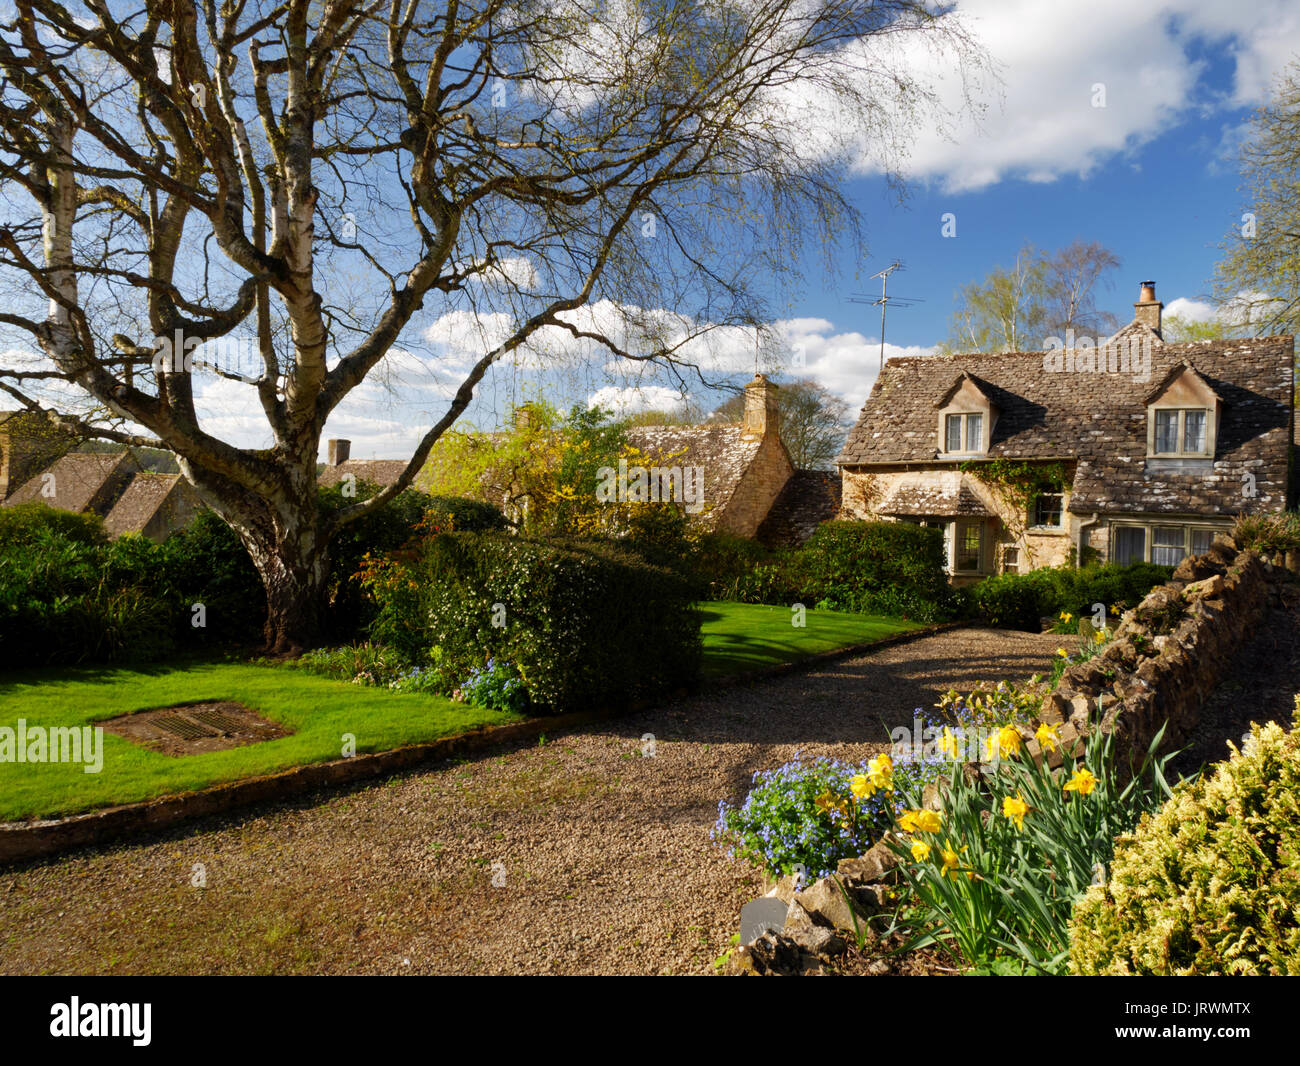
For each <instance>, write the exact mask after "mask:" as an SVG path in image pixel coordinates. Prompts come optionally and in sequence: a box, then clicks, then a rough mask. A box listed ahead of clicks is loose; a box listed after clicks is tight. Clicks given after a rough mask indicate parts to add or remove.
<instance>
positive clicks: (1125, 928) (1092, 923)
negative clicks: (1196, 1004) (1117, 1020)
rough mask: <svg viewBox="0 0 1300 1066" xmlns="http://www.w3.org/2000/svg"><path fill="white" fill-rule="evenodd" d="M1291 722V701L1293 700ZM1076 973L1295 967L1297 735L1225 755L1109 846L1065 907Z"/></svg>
mask: <svg viewBox="0 0 1300 1066" xmlns="http://www.w3.org/2000/svg"><path fill="white" fill-rule="evenodd" d="M1296 725H1297V726H1300V696H1297V697H1296ZM1070 966H1071V969H1072V970H1073V971H1074V972H1075V973H1077V974H1161V975H1194V974H1195V975H1199V974H1290V975H1297V974H1300V732H1298V731H1297V729H1295V728H1293V729H1292V730H1291V731H1289V732H1288V731H1286V730H1284V729H1282V728H1281V727H1280V726H1278V725H1277V724H1276V723H1270V724H1269V725H1267V726H1265V727H1263V728H1260V727H1259V726H1257V725H1253V726H1251V736H1250V739H1249V740H1248V741H1246V742H1245V743H1244V745H1243V750H1241V751H1238V750H1237V748H1236V747H1235V746H1234V747H1233V749H1232V755H1231V757H1230V758H1229V759H1228V760H1227V761H1226V762H1222V763H1219V764H1218V766H1217V767H1214V768H1212V770H1211V771H1207V773H1206V774H1205V775H1204V776H1203V777H1202V778H1201V779H1200V780H1198V781H1196V782H1186V783H1184V784H1182V785H1179V786H1178V787H1177V788H1176V789H1175V790H1174V794H1173V797H1172V798H1171V799H1170V800H1169V801H1168V802H1167V803H1166V804H1165V805H1164V807H1162V808H1161V809H1160V811H1158V812H1157V813H1156V814H1155V815H1154V816H1151V817H1147V818H1144V819H1143V820H1142V822H1141V824H1140V825H1139V826H1138V828H1137V830H1136V831H1135V832H1134V833H1133V834H1131V835H1127V836H1123V837H1120V838H1119V839H1118V840H1117V842H1116V847H1115V859H1114V864H1113V869H1112V871H1111V876H1110V880H1109V882H1108V883H1107V884H1105V885H1101V886H1096V887H1093V888H1090V889H1088V891H1087V894H1086V895H1085V896H1084V897H1083V898H1082V899H1081V900H1080V901H1079V903H1078V904H1077V905H1076V907H1075V911H1074V917H1073V921H1072V923H1071V929H1070Z"/></svg>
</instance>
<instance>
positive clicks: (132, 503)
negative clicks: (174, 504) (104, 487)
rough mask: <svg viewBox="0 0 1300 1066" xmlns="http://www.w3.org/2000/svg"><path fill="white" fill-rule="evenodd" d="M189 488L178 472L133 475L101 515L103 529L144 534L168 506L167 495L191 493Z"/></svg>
mask: <svg viewBox="0 0 1300 1066" xmlns="http://www.w3.org/2000/svg"><path fill="white" fill-rule="evenodd" d="M192 491H193V490H191V489H190V487H189V486H188V485H187V484H186V483H185V482H184V481H183V480H182V479H181V476H180V474H155V473H144V474H136V476H135V477H133V478H132V479H131V481H130V483H129V484H128V485H127V486H126V491H125V492H123V493H122V495H121V496H120V497H118V500H117V502H116V503H115V504H113V507H112V509H111V510H110V511H109V512H108V514H107V515H105V516H104V529H105V531H106V532H107V533H108V535H109V536H110V537H120V536H121V535H122V534H123V533H144V532H145V530H146V529H147V528H148V526H149V524H150V523H151V522H152V521H153V520H154V519H155V518H156V517H158V514H159V512H160V511H162V510H163V509H164V508H165V507H166V506H167V501H168V497H169V496H172V495H173V494H178V495H189V496H192ZM187 502H190V501H187Z"/></svg>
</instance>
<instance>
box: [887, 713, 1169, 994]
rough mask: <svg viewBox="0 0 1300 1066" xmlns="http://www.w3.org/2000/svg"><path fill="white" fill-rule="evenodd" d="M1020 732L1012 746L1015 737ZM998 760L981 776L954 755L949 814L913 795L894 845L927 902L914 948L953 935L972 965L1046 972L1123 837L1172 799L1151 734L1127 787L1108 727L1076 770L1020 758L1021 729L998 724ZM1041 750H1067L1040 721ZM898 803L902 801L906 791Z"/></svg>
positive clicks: (944, 785) (946, 795)
mask: <svg viewBox="0 0 1300 1066" xmlns="http://www.w3.org/2000/svg"><path fill="white" fill-rule="evenodd" d="M1012 734H1014V735H1015V738H1016V739H1015V740H1014V742H1012V741H1010V735H1012ZM998 735H999V736H1000V737H1002V738H1004V739H1003V745H1002V749H1001V755H1002V758H1001V759H999V761H998V762H997V764H996V765H994V766H991V767H989V768H988V772H987V773H985V774H983V775H973V774H970V773H968V772H967V769H966V766H965V764H964V762H963V761H961V760H953V761H952V762H951V764H950V768H949V772H948V774H947V776H946V778H944V779H943V780H942V781H941V783H940V790H941V793H942V796H943V810H942V812H936V811H932V810H925V809H923V808H922V804H921V794H920V791H919V790H918V789H915V788H912V789H909V790H906V794H905V799H906V803H905V804H904V807H905V809H903V810H902V811H901V813H900V814H899V815H898V816H897V820H896V823H895V828H896V833H895V834H894V835H893V836H892V837H890V838H888V839H890V841H891V843H890V847H891V848H892V849H893V850H894V851H895V852H896V853H897V854H898V855H899V856H900V857H901V858H902V859H903V860H904V861H903V863H902V866H901V871H902V874H903V876H904V878H905V879H906V880H907V882H908V885H909V886H910V887H911V889H912V891H913V893H914V895H915V897H916V899H917V900H918V901H919V904H920V914H919V916H918V921H917V923H916V924H917V927H918V928H919V930H920V931H919V932H918V933H917V934H916V935H915V936H914V937H913V939H912V942H911V945H910V946H912V947H920V946H923V945H926V944H930V943H934V942H936V941H946V942H949V943H951V944H953V945H955V946H956V947H958V948H959V949H960V950H961V952H962V954H963V955H964V956H965V958H966V960H967V961H968V962H970V963H971V964H973V965H977V966H978V965H989V964H991V963H992V962H993V960H994V959H995V958H997V957H998V956H1005V955H1011V956H1014V957H1017V958H1019V959H1020V960H1022V961H1023V962H1024V963H1026V964H1027V965H1028V966H1030V967H1032V968H1033V969H1035V970H1037V971H1039V972H1047V973H1060V972H1063V970H1064V967H1065V965H1066V960H1067V958H1068V951H1069V920H1070V914H1071V911H1072V909H1073V907H1074V903H1075V901H1076V900H1077V899H1079V898H1080V897H1081V896H1082V895H1083V893H1084V891H1085V890H1086V889H1087V887H1088V885H1089V884H1090V883H1091V882H1092V881H1093V880H1094V878H1096V877H1098V876H1104V874H1103V873H1101V871H1103V870H1104V868H1105V865H1106V864H1107V863H1109V862H1110V859H1111V856H1112V854H1113V852H1114V847H1115V837H1116V836H1117V835H1119V834H1121V833H1125V832H1128V831H1129V830H1131V829H1132V828H1133V826H1134V825H1136V824H1137V822H1138V819H1139V818H1140V817H1141V816H1142V814H1143V813H1145V812H1147V811H1151V810H1154V809H1156V808H1158V807H1159V806H1160V804H1161V803H1162V802H1164V799H1165V797H1166V796H1168V795H1169V791H1170V790H1169V786H1168V784H1167V783H1166V781H1165V777H1164V765H1165V763H1166V762H1167V761H1168V758H1169V756H1166V757H1165V758H1163V759H1159V760H1157V759H1156V757H1155V752H1156V750H1157V748H1158V747H1159V744H1160V741H1161V739H1162V736H1163V730H1161V733H1160V734H1157V736H1156V738H1155V739H1154V740H1153V741H1152V744H1151V748H1150V750H1149V751H1148V753H1147V756H1146V759H1145V760H1144V762H1143V764H1142V767H1141V768H1140V770H1139V772H1138V773H1137V774H1136V775H1135V776H1134V777H1133V778H1132V780H1131V781H1130V782H1129V783H1128V784H1127V785H1126V786H1124V787H1123V788H1120V787H1119V786H1118V782H1117V779H1116V774H1115V760H1114V747H1113V745H1114V740H1113V736H1112V734H1109V733H1107V734H1103V733H1102V732H1101V731H1100V730H1096V731H1094V732H1093V733H1092V734H1091V735H1090V736H1089V737H1088V741H1087V747H1086V751H1085V752H1084V758H1083V760H1082V762H1081V763H1080V764H1079V765H1078V766H1077V767H1076V766H1074V765H1073V764H1072V763H1070V762H1069V761H1068V760H1067V761H1066V764H1065V765H1066V766H1068V767H1070V771H1069V772H1066V771H1065V770H1059V769H1058V770H1055V771H1053V770H1052V769H1050V766H1049V764H1048V761H1047V759H1043V760H1042V761H1041V763H1035V762H1034V761H1033V760H1031V759H1028V758H1025V757H1023V755H1022V754H1021V751H1022V749H1021V743H1020V737H1019V734H1018V732H1017V731H1016V730H1015V729H1014V728H1008V729H1004V730H1002V731H1001V732H1000V733H999V734H998ZM1037 739H1038V742H1039V744H1040V745H1041V746H1042V748H1043V749H1044V750H1046V751H1052V750H1055V749H1057V748H1058V747H1059V745H1060V741H1059V738H1058V737H1057V735H1056V731H1055V730H1054V729H1053V728H1052V727H1050V726H1046V725H1044V726H1041V727H1040V728H1039V730H1038V733H1037ZM900 798H902V797H900Z"/></svg>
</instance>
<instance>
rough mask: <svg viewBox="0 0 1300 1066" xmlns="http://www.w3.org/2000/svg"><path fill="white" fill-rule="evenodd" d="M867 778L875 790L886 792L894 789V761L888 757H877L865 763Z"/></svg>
mask: <svg viewBox="0 0 1300 1066" xmlns="http://www.w3.org/2000/svg"><path fill="white" fill-rule="evenodd" d="M867 777H868V779H869V780H870V782H871V784H872V785H873V786H874V787H875V788H880V789H884V790H885V791H886V792H888V791H889V790H890V789H892V788H893V787H894V761H893V760H892V759H891V758H890V757H889V756H888V755H877V756H876V757H875V758H874V759H872V760H871V761H870V762H869V763H867Z"/></svg>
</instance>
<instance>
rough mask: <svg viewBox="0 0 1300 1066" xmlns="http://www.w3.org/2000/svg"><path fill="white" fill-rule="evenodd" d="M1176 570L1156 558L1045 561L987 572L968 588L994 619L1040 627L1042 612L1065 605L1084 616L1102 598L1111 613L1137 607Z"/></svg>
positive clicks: (980, 609)
mask: <svg viewBox="0 0 1300 1066" xmlns="http://www.w3.org/2000/svg"><path fill="white" fill-rule="evenodd" d="M1172 573H1173V569H1172V568H1171V567H1168V566H1156V565H1155V564H1153V563H1133V564H1132V565H1131V566H1116V565H1113V564H1108V565H1106V566H1089V567H1084V568H1082V569H1078V570H1076V569H1074V568H1072V567H1064V566H1063V567H1051V568H1047V567H1045V568H1043V569H1041V570H1031V571H1029V573H1027V574H998V575H996V576H994V577H986V578H985V579H984V580H983V581H981V582H979V583H978V584H977V585H973V586H971V588H970V589H969V590H968V593H969V596H970V600H971V604H972V606H973V608H974V610H975V612H976V613H977V614H978V615H979V616H980V617H981V618H982V619H983V620H984V621H986V622H988V623H989V624H990V625H995V626H1005V627H1007V628H1009V629H1027V630H1031V631H1033V632H1037V631H1038V629H1039V627H1040V625H1041V620H1042V619H1043V618H1053V619H1054V618H1057V617H1059V616H1060V614H1061V612H1063V611H1064V612H1068V613H1070V614H1072V615H1074V616H1075V617H1076V618H1086V617H1088V616H1090V615H1092V614H1093V613H1094V611H1095V606H1096V604H1099V603H1100V604H1102V605H1103V606H1104V607H1105V608H1106V611H1107V616H1108V617H1109V616H1110V615H1111V614H1113V613H1114V611H1113V608H1116V607H1119V608H1121V609H1123V608H1126V607H1134V606H1136V605H1137V603H1138V602H1139V601H1140V600H1141V599H1142V597H1143V596H1145V595H1146V594H1147V593H1148V592H1150V591H1151V589H1152V588H1154V587H1155V586H1156V585H1161V584H1163V583H1164V582H1166V581H1168V580H1169V577H1170V575H1171V574H1172Z"/></svg>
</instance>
